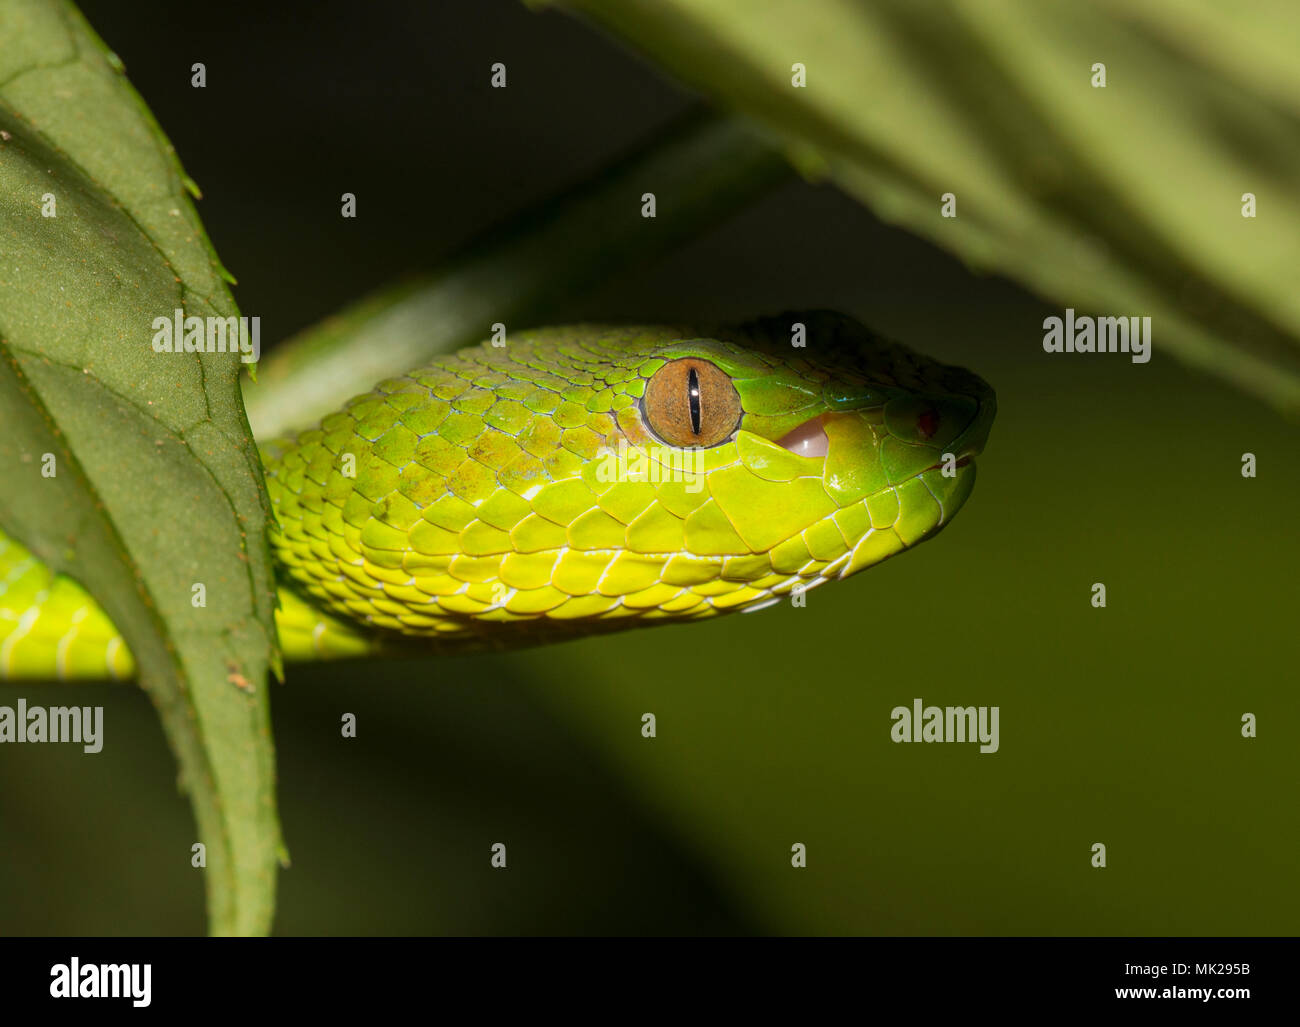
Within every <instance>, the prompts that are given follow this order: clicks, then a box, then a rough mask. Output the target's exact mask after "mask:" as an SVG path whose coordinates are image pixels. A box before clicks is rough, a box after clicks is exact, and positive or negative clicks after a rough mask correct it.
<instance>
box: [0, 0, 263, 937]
mask: <svg viewBox="0 0 1300 1027" xmlns="http://www.w3.org/2000/svg"><path fill="white" fill-rule="evenodd" d="M186 185H187V180H186V179H185V178H184V175H183V174H182V172H181V169H180V166H179V164H178V163H177V161H176V159H175V157H174V154H173V152H172V149H171V147H170V145H169V144H168V142H167V140H166V139H165V138H164V137H163V135H162V133H161V131H160V130H159V129H158V127H157V125H156V124H155V123H154V122H153V120H152V118H151V117H150V116H149V113H148V111H147V110H146V109H145V107H144V104H143V102H142V101H141V100H140V98H139V97H138V95H137V94H136V93H135V92H134V91H133V90H132V89H131V87H130V86H129V85H128V84H127V82H126V80H125V79H124V78H123V77H122V74H121V67H120V63H119V62H118V61H117V58H116V57H114V56H113V55H112V54H110V53H108V51H107V50H106V49H105V48H104V46H103V44H102V43H101V42H100V41H99V39H98V38H97V37H96V36H95V35H94V33H93V32H92V31H91V30H90V28H89V27H88V26H87V25H86V24H85V22H84V21H83V19H82V18H81V16H80V14H79V13H78V12H77V11H76V10H75V9H74V8H72V7H71V6H70V5H67V4H64V3H51V2H49V0H6V2H5V3H4V4H2V5H0V409H3V412H4V424H5V429H6V430H5V432H4V433H3V435H2V436H0V460H3V473H0V527H2V528H3V529H4V530H5V531H6V532H10V533H12V534H13V535H15V536H16V537H17V538H18V539H20V540H21V541H22V542H24V543H25V544H26V545H27V546H28V547H29V548H31V549H32V550H33V551H34V552H35V553H36V555H37V556H39V557H40V558H41V559H42V560H44V561H45V562H47V563H48V564H50V565H51V566H52V567H54V568H55V569H57V570H59V571H61V572H64V573H66V574H69V575H71V576H72V577H74V578H76V579H77V580H78V581H80V582H81V583H82V584H84V585H85V586H86V587H87V588H88V589H89V590H90V591H91V592H92V593H93V594H94V595H95V597H96V599H97V600H98V601H99V602H100V603H101V605H102V606H103V607H104V609H105V610H106V611H107V612H108V613H109V615H110V616H111V617H112V618H113V620H114V622H115V623H116V624H117V625H118V627H119V629H120V630H121V631H122V633H123V635H124V636H125V638H126V640H127V642H128V644H129V645H130V647H131V650H132V652H133V654H134V655H135V657H136V660H137V663H138V665H139V669H140V680H141V683H142V684H143V686H144V687H145V688H146V689H147V690H148V692H149V694H150V696H151V697H152V699H153V701H154V703H155V704H156V706H157V708H158V710H159V713H160V715H161V718H162V722H163V725H164V728H165V729H166V731H167V734H168V737H169V739H170V741H171V744H172V747H173V749H174V750H175V752H176V755H177V757H178V759H179V761H180V768H181V783H182V787H183V788H184V789H185V790H186V791H187V792H188V793H189V795H190V798H191V801H192V802H193V805H194V811H195V816H196V819H197V821H198V830H199V838H200V840H201V841H202V842H203V843H204V845H205V846H206V857H207V867H206V870H205V871H203V873H204V877H205V883H206V886H207V893H208V899H209V909H210V917H211V926H212V929H213V931H214V932H218V933H251V932H262V931H265V930H266V929H267V928H268V926H269V923H270V916H271V910H272V908H273V903H274V894H275V872H276V865H277V860H278V858H279V856H280V841H279V830H278V825H277V820H276V815H275V804H274V757H273V750H272V745H271V738H270V729H269V708H268V702H267V694H266V688H265V687H264V683H265V680H266V671H267V668H268V661H269V660H270V659H271V656H272V652H273V639H274V633H273V632H274V629H273V603H274V591H273V578H272V572H271V564H270V556H269V552H268V549H267V546H266V541H265V527H266V523H267V516H268V506H267V503H266V499H265V493H264V491H263V489H262V484H261V477H260V464H259V462H258V457H257V452H256V449H255V447H254V446H253V443H252V439H251V437H250V434H249V431H248V425H247V421H246V418H245V416H244V412H243V407H242V405H241V402H240V396H239V386H238V372H239V368H240V360H239V355H238V354H235V353H205V354H194V353H189V354H177V353H156V352H155V351H154V349H153V346H152V339H153V335H154V330H153V320H154V319H155V318H157V317H170V316H172V314H173V312H174V311H175V310H176V309H183V310H184V312H185V314H187V315H197V316H200V317H206V316H222V317H226V316H233V315H237V314H238V311H237V309H236V308H235V304H234V302H233V300H232V299H231V297H230V294H229V291H228V290H227V288H226V286H225V284H224V283H223V281H222V274H223V272H222V270H221V268H220V265H219V264H218V263H217V260H216V258H215V255H214V254H213V252H212V249H211V247H210V245H209V244H208V242H207V239H206V237H205V236H204V233H203V230H202V226H201V225H200V223H199V220H198V216H197V215H196V213H195V212H194V209H193V207H192V206H191V204H190V202H189V200H188V198H187V197H186V195H185V190H186ZM51 204H53V206H51ZM51 214H53V215H54V216H49V215H51ZM47 453H48V454H52V455H53V457H54V461H55V463H54V465H53V466H54V467H55V468H56V470H57V473H56V474H55V476H54V477H45V476H44V475H43V474H42V470H43V469H48V467H49V466H50V465H49V463H48V460H47V459H46V458H45V457H44V454H47ZM197 584H202V585H203V586H204V589H205V590H206V605H201V606H196V605H194V594H195V593H194V586H195V585H197ZM107 744H110V745H111V744H114V742H113V736H112V728H111V725H110V726H109V728H108V733H107ZM116 744H127V743H126V741H125V740H124V739H123V740H119V741H118V742H117V743H116ZM86 769H87V770H88V771H89V770H91V769H92V768H91V765H90V764H87V768H86ZM176 858H177V859H178V860H179V859H185V860H189V859H190V853H189V852H188V851H182V852H178V853H176Z"/></svg>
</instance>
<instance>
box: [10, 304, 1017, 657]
mask: <svg viewBox="0 0 1300 1027" xmlns="http://www.w3.org/2000/svg"><path fill="white" fill-rule="evenodd" d="M498 343H503V344H494V343H493V342H485V343H482V344H481V345H478V346H475V347H470V348H468V349H464V350H461V351H460V352H458V353H456V354H454V355H451V356H447V357H445V358H442V359H439V360H435V361H433V362H431V363H430V364H429V365H428V366H426V367H422V368H419V369H417V370H414V371H411V372H410V373H409V374H407V375H405V376H403V377H400V378H394V379H390V380H388V381H384V382H381V383H380V384H379V385H377V386H376V387H375V388H374V389H372V390H371V391H370V392H368V393H366V394H364V395H361V396H358V397H357V398H355V399H353V400H352V401H350V402H349V403H348V404H347V405H346V406H345V407H344V408H343V409H342V410H340V411H338V412H337V413H335V414H332V415H330V416H328V417H326V418H325V419H324V420H323V421H322V422H321V423H320V424H319V425H318V426H316V427H314V428H311V429H309V430H307V431H303V432H301V433H300V434H298V435H297V436H295V437H293V438H289V439H284V440H276V441H272V442H268V443H264V444H263V445H262V455H263V462H264V465H265V471H266V481H267V486H268V489H269V493H270V497H271V501H272V506H273V510H274V513H275V524H274V527H273V529H272V533H271V542H272V550H273V553H274V555H275V557H276V560H277V562H278V565H279V566H278V570H279V572H280V577H281V582H282V584H281V588H280V608H279V610H278V612H277V623H278V627H279V632H280V641H281V646H282V649H283V652H284V655H285V657H286V658H287V659H290V660H294V659H313V658H316V659H319V658H329V657H340V656H348V655H359V654H362V653H366V652H370V651H372V650H376V649H380V648H384V647H390V646H398V647H401V646H412V645H417V646H418V645H424V646H430V645H432V646H434V647H436V648H438V649H445V648H448V647H464V646H483V645H488V646H493V645H506V646H508V645H523V644H533V643H537V642H546V641H551V640H556V639H562V638H566V637H571V636H573V635H577V634H585V633H589V632H593V631H605V630H616V629H621V628H628V627H633V626H637V625H647V624H655V623H660V624H664V623H673V622H681V621H688V620H698V619H703V618H708V617H712V616H716V615H718V614H722V613H726V612H730V611H741V610H755V609H758V608H761V607H763V606H766V605H770V604H772V603H776V602H778V601H780V600H781V599H782V598H783V597H786V596H790V595H792V594H794V593H796V592H799V591H802V590H804V589H806V588H810V587H812V586H815V585H819V584H821V583H822V582H825V581H828V580H831V579H833V578H845V577H848V576H849V575H851V574H855V573H856V572H858V571H860V570H863V569H864V568H866V567H869V566H872V565H873V564H876V563H878V562H880V561H881V560H884V559H886V558H888V557H890V556H893V555H894V554H896V553H899V552H901V551H903V550H904V549H906V548H908V547H910V546H913V545H915V544H916V543H918V542H920V541H922V540H923V539H925V538H928V537H930V536H932V535H933V534H934V533H935V532H936V531H938V530H939V529H940V528H942V527H943V526H944V525H946V524H947V523H948V522H949V521H950V520H951V519H952V517H953V516H954V514H955V513H956V512H957V510H958V509H959V508H960V507H961V505H962V504H963V503H964V502H965V500H966V498H967V496H968V495H969V494H970V491H971V488H972V486H973V483H974V476H975V466H974V464H973V463H972V462H971V458H972V457H973V456H974V455H975V454H976V453H978V452H979V451H980V450H981V449H982V447H983V445H984V442H985V439H986V437H987V434H988V431H989V427H990V424H991V422H992V419H993V414H994V399H993V393H992V390H991V389H990V388H989V387H988V386H987V385H986V384H985V383H984V382H983V381H982V380H980V379H979V378H978V377H976V376H975V375H973V374H971V373H970V372H968V371H965V370H963V369H960V368H954V367H949V366H946V365H943V364H939V363H937V362H935V361H933V360H930V359H928V358H926V357H923V356H921V355H918V354H916V353H914V352H912V351H911V350H908V349H906V348H904V347H902V346H900V345H898V344H896V343H891V342H887V341H885V340H882V339H880V338H878V337H877V336H875V335H873V334H872V333H870V332H869V331H868V330H867V329H865V328H863V327H862V326H861V325H859V324H857V323H856V322H854V321H852V320H850V319H848V318H846V317H843V316H841V315H837V314H832V313H829V312H808V313H792V314H786V315H783V316H780V317H776V318H768V319H764V320H760V321H756V322H751V323H749V324H746V325H741V326H736V327H730V328H717V329H703V330H702V329H695V328H685V327H679V326H670V325H663V326H635V327H628V326H609V325H578V326H567V327H560V328H547V329H540V330H537V331H532V332H525V333H520V334H517V335H512V336H510V337H509V338H508V339H506V340H498ZM133 669H134V668H133V664H132V660H131V655H130V653H129V651H128V650H127V647H126V645H125V644H124V643H123V642H122V640H121V637H120V636H119V634H118V632H117V631H116V629H115V628H114V627H113V625H112V623H111V622H110V621H109V620H108V618H107V617H106V616H105V615H104V613H103V612H102V610H101V609H100V608H99V606H98V605H97V604H96V603H95V602H94V600H93V599H92V598H91V597H90V596H89V595H88V594H87V593H86V592H85V591H84V590H83V589H82V588H81V587H80V586H79V585H78V584H76V583H75V582H73V581H71V580H69V579H68V578H66V577H62V576H60V575H56V574H54V573H53V572H51V571H50V570H49V569H48V568H46V567H45V566H44V565H42V564H40V563H39V562H37V561H36V560H35V559H34V558H33V557H32V556H31V555H30V554H29V553H28V552H27V551H26V550H25V549H24V548H23V547H22V546H21V545H19V543H18V542H16V541H15V540H12V539H8V538H5V537H4V536H3V535H0V676H10V677H42V678H53V677H59V678H73V677H104V676H106V675H110V676H114V677H126V676H129V675H131V674H132V673H133Z"/></svg>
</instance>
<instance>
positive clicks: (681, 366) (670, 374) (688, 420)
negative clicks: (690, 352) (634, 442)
mask: <svg viewBox="0 0 1300 1027" xmlns="http://www.w3.org/2000/svg"><path fill="white" fill-rule="evenodd" d="M644 409H645V416H646V420H647V421H648V422H649V423H650V430H651V431H653V432H654V433H655V434H656V435H658V436H659V438H661V439H663V441H664V442H667V443H668V444H669V445H672V446H682V447H688V446H694V447H699V446H716V445H717V444H718V443H720V442H725V441H726V440H727V439H728V438H730V437H731V434H732V432H734V431H735V430H736V428H737V426H739V424H740V417H741V414H743V413H744V410H743V409H741V406H740V393H738V392H737V391H736V387H735V386H734V385H732V384H731V378H730V377H729V376H728V375H727V373H726V372H725V371H723V370H722V369H721V368H719V367H718V366H717V365H715V364H710V363H709V362H708V361H707V360H697V359H696V358H694V357H685V358H683V359H681V360H673V361H670V362H669V363H667V364H664V366H663V367H661V368H659V370H658V371H656V372H655V373H654V374H653V375H652V376H651V377H650V381H649V382H648V383H647V384H646V389H645V406H644Z"/></svg>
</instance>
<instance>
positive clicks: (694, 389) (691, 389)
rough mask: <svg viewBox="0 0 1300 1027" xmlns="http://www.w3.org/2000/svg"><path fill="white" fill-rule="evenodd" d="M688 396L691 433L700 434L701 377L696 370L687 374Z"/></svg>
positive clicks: (691, 370) (692, 369)
mask: <svg viewBox="0 0 1300 1027" xmlns="http://www.w3.org/2000/svg"><path fill="white" fill-rule="evenodd" d="M686 396H687V399H688V400H689V401H690V404H691V431H693V432H694V433H695V434H696V435H698V434H699V433H700V376H699V374H697V373H696V371H695V368H693V367H692V368H691V369H690V370H688V371H687V372H686Z"/></svg>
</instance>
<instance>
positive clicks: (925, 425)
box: [916, 408, 939, 439]
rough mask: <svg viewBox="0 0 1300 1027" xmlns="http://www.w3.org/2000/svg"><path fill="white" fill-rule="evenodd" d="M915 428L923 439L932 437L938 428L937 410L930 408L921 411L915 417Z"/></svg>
mask: <svg viewBox="0 0 1300 1027" xmlns="http://www.w3.org/2000/svg"><path fill="white" fill-rule="evenodd" d="M916 430H917V431H918V432H920V433H921V437H922V438H923V439H932V438H934V433H935V432H937V431H938V430H939V411H937V410H935V409H933V408H931V409H930V410H926V411H924V412H923V413H921V414H920V416H918V417H917V419H916Z"/></svg>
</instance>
